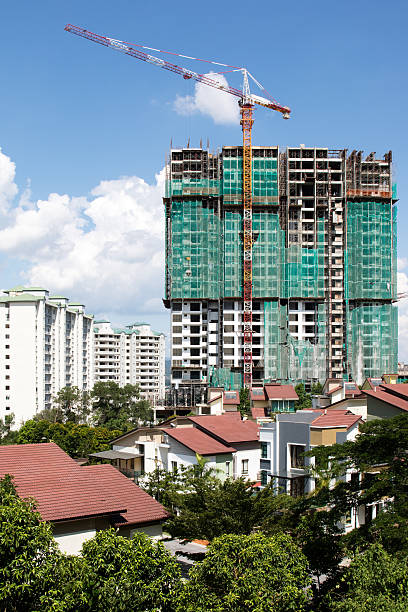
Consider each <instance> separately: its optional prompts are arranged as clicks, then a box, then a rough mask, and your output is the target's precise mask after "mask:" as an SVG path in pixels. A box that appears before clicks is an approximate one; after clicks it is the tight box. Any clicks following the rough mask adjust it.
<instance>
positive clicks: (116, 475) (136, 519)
mask: <svg viewBox="0 0 408 612" xmlns="http://www.w3.org/2000/svg"><path fill="white" fill-rule="evenodd" d="M82 469H83V470H89V471H90V473H91V476H92V478H95V479H97V481H98V485H99V486H100V488H101V489H102V490H105V492H108V494H109V496H112V498H116V499H118V500H119V501H120V504H121V505H122V506H124V507H125V508H126V513H125V514H123V515H122V514H121V515H118V516H115V517H114V518H113V519H112V523H113V525H114V526H115V527H122V526H123V525H129V526H130V525H140V524H144V523H155V522H157V521H162V520H164V519H166V518H168V517H169V516H170V515H169V513H168V512H167V511H166V510H165V509H164V508H163V506H162V505H161V504H159V502H157V501H156V500H155V499H153V497H150V495H149V494H148V493H146V492H145V491H143V489H141V488H140V487H138V486H137V485H136V484H135V483H134V482H133V481H132V480H130V479H129V478H126V476H124V475H123V474H121V473H120V472H119V471H118V470H117V469H116V468H114V467H113V465H90V466H87V467H85V468H82Z"/></svg>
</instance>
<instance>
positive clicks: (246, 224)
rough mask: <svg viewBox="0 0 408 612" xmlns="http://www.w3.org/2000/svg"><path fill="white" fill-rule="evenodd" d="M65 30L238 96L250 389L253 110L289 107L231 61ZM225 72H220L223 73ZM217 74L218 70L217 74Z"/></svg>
mask: <svg viewBox="0 0 408 612" xmlns="http://www.w3.org/2000/svg"><path fill="white" fill-rule="evenodd" d="M65 30H66V31H67V32H71V34H76V35H77V36H81V37H82V38H86V39H88V40H91V41H92V42H95V43H98V44H100V45H103V46H104V47H109V48H110V49H113V50H114V51H119V52H120V53H124V54H125V55H130V56H131V57H134V58H136V59H139V60H142V61H143V62H147V63H148V64H152V65H154V66H158V67H159V68H163V69H164V70H169V71H170V72H174V73H175V74H178V75H180V76H182V77H183V78H184V79H186V80H189V79H192V80H194V81H197V82H199V83H202V84H203V85H208V86H209V87H214V88H215V89H219V90H221V91H225V92H226V93H229V94H231V95H233V96H236V97H237V98H238V104H239V106H240V114H241V126H242V134H243V143H242V164H243V169H242V175H243V189H242V192H243V302H244V307H243V315H242V319H243V322H242V338H243V357H244V376H243V378H244V387H247V388H251V386H252V244H253V236H252V147H251V137H252V125H253V123H254V119H253V109H254V106H255V105H258V106H263V107H265V108H269V109H271V110H274V111H277V112H279V113H281V114H282V117H283V118H284V119H289V117H290V112H291V111H290V108H288V107H287V106H282V105H281V104H279V103H278V102H277V101H276V100H274V99H273V98H272V97H271V96H270V95H269V94H268V92H267V91H266V90H265V88H264V87H263V86H262V85H261V84H260V83H259V82H258V81H257V80H256V79H255V78H254V77H253V76H252V74H251V73H250V72H249V71H248V70H247V69H246V68H239V67H237V66H230V65H229V64H223V63H221V62H212V61H209V60H202V59H199V58H196V57H191V56H187V55H182V54H180V53H172V52H169V51H162V50H160V49H154V48H152V47H146V46H144V45H139V44H135V43H127V42H125V41H123V40H117V39H114V38H109V37H107V36H101V35H100V34H95V33H94V32H90V31H89V30H86V29H84V28H81V27H79V26H75V25H71V24H67V25H66V26H65ZM142 49H145V50H146V51H155V52H158V53H168V54H170V55H175V56H177V57H180V58H184V59H188V60H197V61H200V62H206V63H208V64H212V65H214V66H221V67H223V68H230V69H231V70H227V71H224V72H241V74H242V77H243V84H242V89H236V88H235V87H231V86H230V85H225V84H224V83H222V82H220V81H218V80H217V79H216V78H213V74H214V73H213V72H212V73H211V74H199V73H197V72H194V71H192V70H188V69H187V68H183V67H181V66H178V65H176V64H172V63H170V62H167V61H165V60H163V59H161V58H159V57H156V56H155V55H151V54H150V53H146V52H145V51H142ZM224 72H220V73H219V74H224ZM215 74H217V73H215ZM249 79H251V80H252V81H253V82H254V83H255V84H256V85H257V86H258V87H259V88H260V89H261V91H262V93H263V95H262V96H259V95H255V94H253V93H251V91H250V87H249Z"/></svg>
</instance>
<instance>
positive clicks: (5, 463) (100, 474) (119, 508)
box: [0, 442, 167, 523]
mask: <svg viewBox="0 0 408 612" xmlns="http://www.w3.org/2000/svg"><path fill="white" fill-rule="evenodd" d="M100 467H103V468H108V470H109V474H108V470H105V471H103V470H100V469H99V468H100ZM5 474H11V475H13V476H14V483H15V485H16V489H17V492H18V494H19V496H20V497H22V498H27V497H33V498H34V499H35V500H36V501H37V503H38V510H39V512H40V514H41V516H42V518H43V519H44V520H46V521H61V520H69V519H77V518H81V517H88V516H98V515H99V516H101V515H107V514H110V515H112V514H116V515H118V514H120V513H122V512H126V511H127V512H129V513H130V516H133V515H135V514H136V510H138V512H140V515H139V520H138V521H137V522H141V523H145V522H150V521H152V520H162V519H164V518H166V517H167V513H166V511H165V510H164V508H163V506H161V504H159V503H158V502H156V500H154V499H153V498H151V497H150V496H149V495H148V494H147V493H144V492H143V491H142V490H141V489H139V487H137V485H135V484H134V483H132V482H131V481H129V480H128V479H127V478H126V476H124V475H123V474H121V473H120V472H118V471H117V470H116V469H115V468H113V467H112V466H109V465H106V466H86V467H81V466H79V465H78V464H77V463H76V462H75V461H74V460H73V459H71V457H69V456H68V455H67V454H66V453H65V452H64V451H63V450H62V449H61V448H60V447H59V446H57V445H56V444H54V443H53V442H50V443H46V444H20V445H10V446H0V477H3V476H4V475H5ZM128 484H130V485H132V487H134V488H133V489H132V491H133V497H132V496H126V494H125V492H126V491H127V490H128V489H129V488H128ZM122 491H123V492H124V494H123V495H122ZM131 497H132V500H133V501H132V500H131V499H130V498H131ZM131 501H132V504H131V503H130V502H131ZM152 516H155V517H156V518H154V519H153V518H151V517H152ZM127 520H129V519H127Z"/></svg>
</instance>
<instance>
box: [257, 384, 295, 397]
mask: <svg viewBox="0 0 408 612" xmlns="http://www.w3.org/2000/svg"><path fill="white" fill-rule="evenodd" d="M265 393H266V395H267V397H268V399H271V400H274V399H286V400H297V399H299V397H298V394H297V393H296V391H295V388H294V387H293V385H265Z"/></svg>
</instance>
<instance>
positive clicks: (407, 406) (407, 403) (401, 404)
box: [364, 385, 408, 411]
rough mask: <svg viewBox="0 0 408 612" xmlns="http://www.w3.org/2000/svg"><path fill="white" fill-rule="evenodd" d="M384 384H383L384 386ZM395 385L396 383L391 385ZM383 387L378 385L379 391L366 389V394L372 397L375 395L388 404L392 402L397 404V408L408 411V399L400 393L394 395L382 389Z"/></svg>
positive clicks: (394, 404)
mask: <svg viewBox="0 0 408 612" xmlns="http://www.w3.org/2000/svg"><path fill="white" fill-rule="evenodd" d="M382 386H383V385H381V387H382ZM390 386H393V387H395V385H390ZM381 387H377V389H378V391H368V390H367V391H364V393H365V394H366V395H369V396H370V397H374V398H376V399H378V400H380V401H382V402H385V403H386V404H390V406H395V407H396V408H400V409H401V410H406V411H408V399H406V400H405V399H403V398H402V397H398V395H393V394H392V393H389V392H388V391H381Z"/></svg>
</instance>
